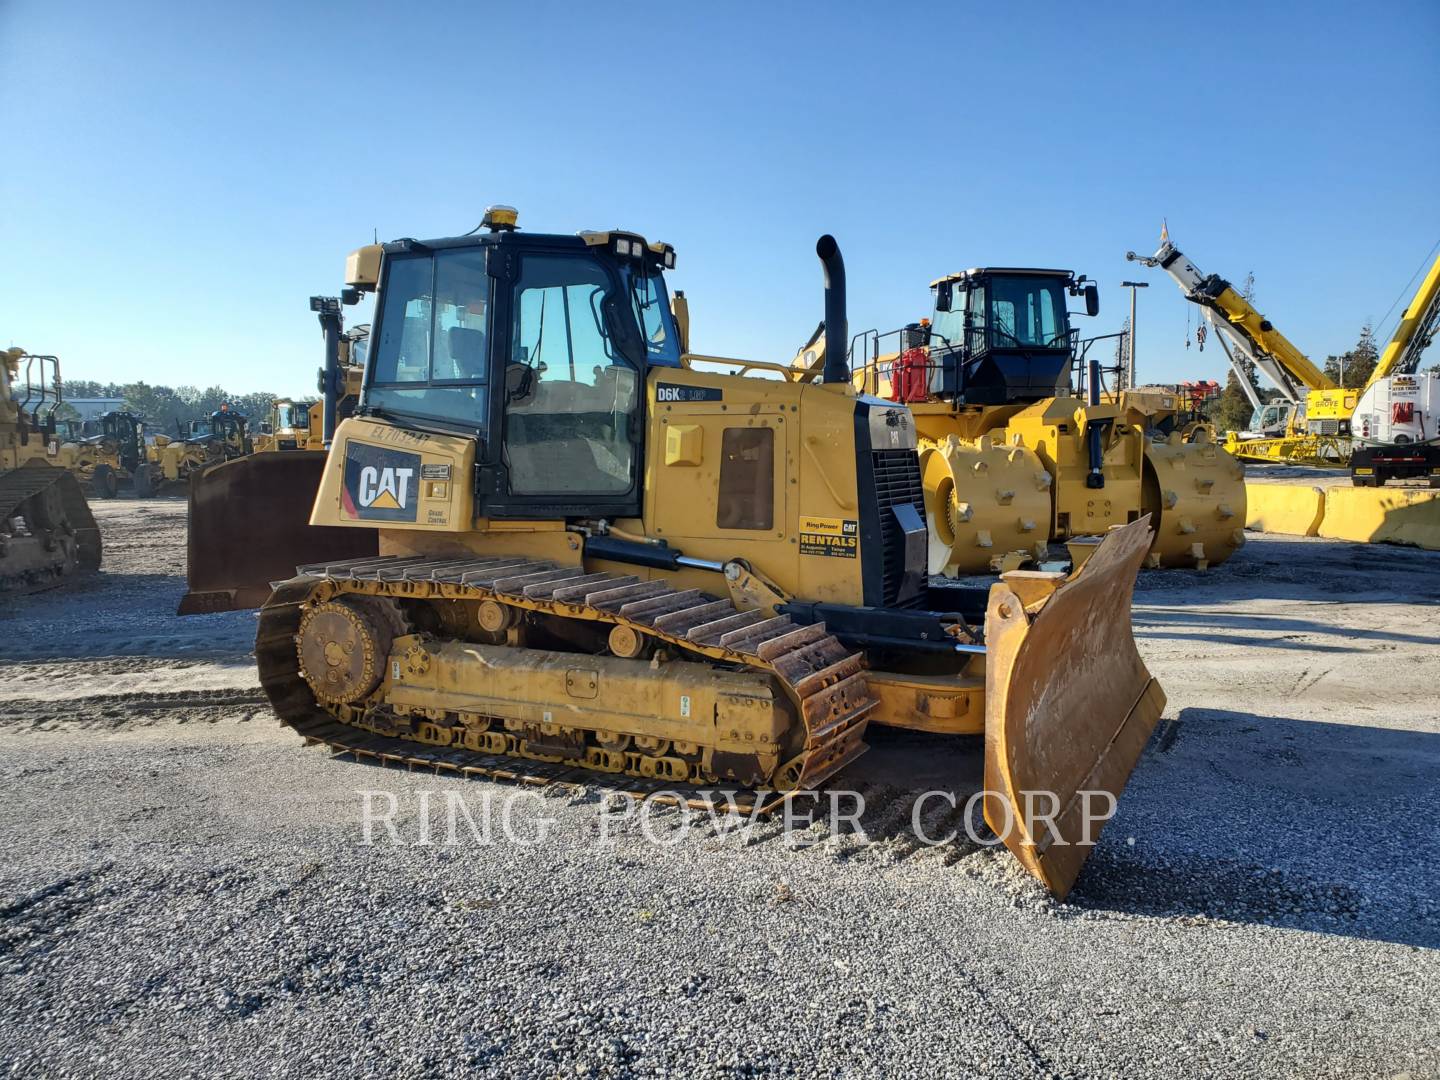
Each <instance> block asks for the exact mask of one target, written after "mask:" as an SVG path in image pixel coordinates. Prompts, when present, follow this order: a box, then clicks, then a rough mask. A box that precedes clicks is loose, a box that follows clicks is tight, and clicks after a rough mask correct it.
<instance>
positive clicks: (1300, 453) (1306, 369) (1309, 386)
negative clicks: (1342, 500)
mask: <svg viewBox="0 0 1440 1080" xmlns="http://www.w3.org/2000/svg"><path fill="white" fill-rule="evenodd" d="M1125 258H1126V259H1129V260H1131V261H1132V262H1138V263H1141V264H1142V265H1144V266H1149V267H1159V268H1160V269H1162V270H1164V271H1165V273H1166V274H1168V275H1169V276H1170V278H1171V280H1172V281H1174V282H1175V284H1176V285H1177V286H1179V288H1180V291H1181V292H1182V293H1184V294H1185V298H1186V299H1187V300H1189V301H1191V302H1192V303H1195V304H1197V305H1199V307H1200V310H1201V312H1202V315H1203V317H1204V318H1205V320H1206V322H1207V323H1208V324H1209V325H1210V326H1211V327H1212V328H1213V329H1214V330H1215V332H1216V337H1217V339H1218V340H1219V342H1220V345H1221V348H1222V349H1223V350H1224V351H1225V355H1226V357H1227V359H1228V360H1229V361H1230V364H1231V367H1232V368H1234V370H1235V375H1236V379H1237V381H1238V382H1239V384H1240V387H1241V389H1242V390H1244V392H1245V394H1246V396H1247V397H1249V399H1250V404H1251V405H1252V406H1253V407H1254V410H1255V412H1254V415H1253V418H1252V420H1251V424H1250V430H1249V431H1244V432H1233V431H1232V432H1230V433H1229V434H1228V436H1227V437H1226V441H1225V449H1226V450H1227V451H1229V452H1230V453H1231V454H1233V455H1235V456H1236V457H1238V458H1242V459H1244V460H1247V461H1257V462H1265V463H1269V464H1288V465H1313V466H1319V467H1327V468H1328V467H1335V466H1343V465H1348V464H1349V463H1350V458H1351V454H1352V451H1353V449H1354V431H1353V424H1352V419H1353V417H1354V414H1355V411H1356V408H1357V406H1358V405H1359V403H1360V399H1361V397H1362V396H1363V395H1365V394H1366V393H1367V392H1369V391H1371V389H1372V388H1374V387H1376V386H1377V385H1378V384H1380V383H1382V381H1383V380H1386V379H1389V378H1391V377H1392V376H1397V375H1400V376H1413V375H1414V373H1415V369H1416V366H1418V364H1419V359H1420V351H1423V346H1421V349H1420V350H1417V349H1415V348H1414V347H1413V346H1414V345H1415V344H1416V343H1418V342H1420V341H1428V338H1427V337H1426V332H1425V331H1424V328H1425V327H1426V326H1428V327H1429V328H1430V329H1429V331H1428V332H1429V333H1430V334H1432V335H1433V333H1434V327H1435V325H1436V323H1437V321H1440V257H1437V258H1436V260H1435V262H1434V264H1433V265H1432V266H1431V267H1430V270H1429V273H1428V274H1427V275H1426V276H1425V278H1424V280H1423V281H1422V282H1421V286H1420V289H1419V291H1418V292H1417V293H1416V295H1415V298H1414V299H1413V300H1412V301H1411V303H1410V306H1409V308H1407V309H1406V312H1405V315H1404V316H1403V317H1402V318H1401V320H1400V324H1399V325H1398V326H1397V327H1396V330H1395V334H1394V335H1393V336H1392V338H1391V340H1390V342H1389V344H1388V345H1387V346H1386V348H1385V351H1384V352H1383V353H1382V355H1381V357H1380V361H1379V363H1377V364H1376V366H1375V370H1374V372H1373V373H1372V374H1371V376H1370V378H1369V380H1368V381H1367V382H1366V384H1365V385H1364V386H1363V387H1343V386H1336V385H1335V383H1334V381H1333V380H1332V379H1330V378H1329V377H1328V376H1327V375H1326V374H1325V373H1324V372H1323V371H1321V370H1320V369H1319V368H1317V367H1316V366H1315V365H1314V364H1313V363H1312V362H1311V361H1310V359H1309V358H1308V357H1307V356H1306V355H1305V354H1304V353H1302V352H1301V351H1300V350H1299V349H1298V348H1296V347H1295V345H1294V344H1292V343H1291V341H1290V340H1289V339H1288V338H1286V337H1285V335H1284V334H1282V333H1281V332H1280V331H1279V330H1277V329H1276V328H1275V325H1274V324H1273V323H1272V322H1271V321H1270V320H1269V319H1267V318H1265V316H1263V315H1261V314H1260V312H1258V311H1257V310H1255V308H1254V306H1253V305H1252V304H1251V303H1250V302H1249V301H1248V300H1246V299H1245V298H1244V297H1243V296H1241V295H1240V293H1239V292H1238V291H1236V289H1235V288H1234V286H1232V285H1231V284H1230V282H1228V281H1226V280H1225V279H1224V278H1222V277H1220V276H1219V275H1218V274H1204V273H1202V272H1201V271H1200V270H1199V269H1198V268H1197V267H1196V266H1195V264H1194V263H1193V262H1192V261H1191V260H1190V259H1189V258H1188V257H1187V256H1186V255H1184V254H1183V253H1182V252H1181V251H1180V250H1179V249H1178V248H1177V247H1176V246H1175V245H1174V243H1173V242H1171V240H1170V237H1169V230H1168V229H1164V230H1162V231H1161V236H1160V248H1159V250H1158V251H1156V252H1155V254H1154V255H1148V256H1146V255H1137V254H1136V253H1135V252H1133V251H1131V252H1127V253H1126V255H1125ZM1241 358H1243V359H1244V360H1245V361H1247V362H1248V363H1249V364H1251V365H1252V366H1253V367H1254V368H1255V369H1256V370H1258V371H1262V372H1264V374H1265V375H1266V377H1267V378H1268V379H1269V380H1270V381H1271V382H1272V383H1273V384H1274V385H1275V387H1276V388H1277V389H1278V390H1279V391H1280V399H1279V400H1277V401H1271V402H1266V401H1263V400H1262V399H1261V397H1260V395H1259V393H1258V392H1257V391H1256V389H1255V387H1254V384H1253V383H1251V381H1250V378H1249V376H1248V375H1247V373H1246V372H1245V370H1244V369H1243V367H1242V366H1241V364H1240V362H1239V361H1240V359H1241Z"/></svg>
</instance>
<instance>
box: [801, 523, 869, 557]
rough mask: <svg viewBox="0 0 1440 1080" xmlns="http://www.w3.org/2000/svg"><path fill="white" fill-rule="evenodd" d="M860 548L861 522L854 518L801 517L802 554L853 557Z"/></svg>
mask: <svg viewBox="0 0 1440 1080" xmlns="http://www.w3.org/2000/svg"><path fill="white" fill-rule="evenodd" d="M859 549H860V522H858V521H856V520H855V519H853V518H832V517H806V516H804V515H803V514H802V515H801V517H800V554H801V555H829V556H831V557H832V558H838V559H853V558H855V553H856V552H857V551H859Z"/></svg>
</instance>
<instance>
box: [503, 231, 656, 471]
mask: <svg viewBox="0 0 1440 1080" xmlns="http://www.w3.org/2000/svg"><path fill="white" fill-rule="evenodd" d="M622 288H623V286H622V285H621V283H620V282H619V281H617V280H616V279H615V278H614V277H612V275H611V273H610V272H609V271H608V270H607V269H606V268H605V267H604V266H603V265H602V264H601V263H600V262H598V261H597V260H596V259H594V258H593V257H590V256H588V255H573V256H572V255H526V256H524V257H523V258H522V259H521V263H520V279H519V281H518V283H517V285H516V292H515V303H514V321H513V325H512V328H511V354H510V356H509V357H508V363H507V365H506V372H505V461H506V464H507V466H508V468H509V472H510V490H511V492H512V493H513V494H517V495H556V494H591V495H623V494H625V493H627V492H629V491H630V490H631V489H632V488H633V486H634V482H635V477H634V474H635V463H636V457H637V454H636V444H635V441H634V440H635V438H636V437H637V424H638V422H639V406H640V394H639V387H640V373H639V371H638V370H637V369H636V367H635V365H634V364H632V363H631V362H630V361H629V360H627V359H625V357H623V356H622V355H620V352H619V350H618V349H617V348H616V347H615V343H614V341H612V340H611V330H610V325H611V320H612V319H614V318H617V317H627V318H628V317H630V311H629V310H627V308H630V306H631V304H630V300H629V299H628V298H626V297H625V295H624V293H623V292H622V291H621V290H622ZM622 313H623V314H622Z"/></svg>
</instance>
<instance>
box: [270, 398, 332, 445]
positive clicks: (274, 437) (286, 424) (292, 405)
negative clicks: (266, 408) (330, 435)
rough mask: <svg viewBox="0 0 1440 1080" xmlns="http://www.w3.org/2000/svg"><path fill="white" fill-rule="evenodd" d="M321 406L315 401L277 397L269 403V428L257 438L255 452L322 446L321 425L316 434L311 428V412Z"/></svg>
mask: <svg viewBox="0 0 1440 1080" xmlns="http://www.w3.org/2000/svg"><path fill="white" fill-rule="evenodd" d="M318 405H319V402H316V401H296V400H294V399H292V398H278V399H277V400H276V401H275V403H274V404H273V405H271V406H270V421H269V430H268V431H266V432H264V434H263V436H260V437H257V438H256V439H255V452H256V453H261V454H263V453H268V452H270V451H272V450H284V451H291V450H320V449H323V446H322V442H321V438H320V431H319V429H318V425H317V428H316V430H315V431H314V432H313V433H312V431H311V428H310V420H311V413H312V412H314V411H315V407H316V406H318ZM312 442H313V445H312Z"/></svg>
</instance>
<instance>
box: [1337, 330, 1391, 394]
mask: <svg viewBox="0 0 1440 1080" xmlns="http://www.w3.org/2000/svg"><path fill="white" fill-rule="evenodd" d="M1379 362H1380V350H1379V349H1378V348H1376V346H1375V330H1374V328H1373V327H1371V325H1370V324H1369V323H1368V322H1367V323H1366V324H1365V325H1364V327H1362V328H1361V330H1360V340H1359V341H1357V342H1356V343H1355V347H1354V348H1353V349H1351V350H1350V351H1349V352H1346V353H1343V354H1342V355H1340V356H1327V357H1326V358H1325V376H1326V378H1328V379H1329V380H1330V381H1331V382H1333V383H1334V384H1335V385H1336V386H1350V387H1358V386H1364V385H1365V384H1366V383H1367V382H1369V381H1370V376H1371V375H1372V374H1374V372H1375V365H1376V364H1378V363H1379Z"/></svg>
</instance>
